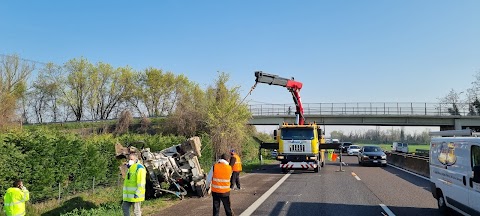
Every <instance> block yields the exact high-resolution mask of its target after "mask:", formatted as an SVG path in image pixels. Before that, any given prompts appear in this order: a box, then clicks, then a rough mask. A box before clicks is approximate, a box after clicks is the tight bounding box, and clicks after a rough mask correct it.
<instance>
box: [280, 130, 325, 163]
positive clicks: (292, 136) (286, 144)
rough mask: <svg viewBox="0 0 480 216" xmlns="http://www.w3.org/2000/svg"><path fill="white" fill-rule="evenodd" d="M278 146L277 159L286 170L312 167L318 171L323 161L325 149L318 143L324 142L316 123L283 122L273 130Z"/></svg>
mask: <svg viewBox="0 0 480 216" xmlns="http://www.w3.org/2000/svg"><path fill="white" fill-rule="evenodd" d="M274 135H275V138H276V139H277V142H278V145H279V148H278V155H277V160H279V161H281V164H280V167H281V168H282V171H284V172H286V171H287V170H289V169H313V170H314V171H315V172H318V170H319V169H320V167H322V166H323V165H324V163H325V156H324V154H322V153H324V152H325V150H319V145H320V144H322V143H325V139H324V138H323V134H322V131H321V129H320V127H319V126H317V125H316V124H314V123H313V124H308V125H296V124H288V123H283V125H281V126H280V128H279V129H278V130H276V132H274Z"/></svg>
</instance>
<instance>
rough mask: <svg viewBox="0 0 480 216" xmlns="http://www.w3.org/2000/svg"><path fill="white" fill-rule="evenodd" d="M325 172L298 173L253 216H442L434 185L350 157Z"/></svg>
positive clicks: (328, 166) (334, 164) (390, 168)
mask: <svg viewBox="0 0 480 216" xmlns="http://www.w3.org/2000/svg"><path fill="white" fill-rule="evenodd" d="M343 161H344V162H345V164H346V166H343V170H344V172H339V170H340V166H339V163H338V162H335V163H327V165H326V166H325V167H324V168H323V169H322V170H321V171H320V172H319V173H313V172H306V171H294V172H293V173H291V174H290V176H289V177H288V178H287V179H286V180H285V182H283V183H282V185H281V186H280V187H279V188H278V189H277V190H275V192H274V193H272V194H271V195H270V196H269V197H268V198H267V199H266V200H265V201H264V202H263V203H262V204H261V205H260V206H259V207H258V208H257V209H256V210H255V211H254V212H253V214H252V215H335V216H338V215H362V216H363V215H439V212H438V210H437V205H436V200H435V199H434V198H433V196H432V194H431V193H430V191H429V181H428V180H426V179H423V178H420V177H417V176H414V175H411V174H408V173H406V172H404V171H401V170H398V169H396V168H393V167H389V166H387V167H375V166H369V167H363V166H359V165H358V160H357V158H356V157H355V156H344V157H343Z"/></svg>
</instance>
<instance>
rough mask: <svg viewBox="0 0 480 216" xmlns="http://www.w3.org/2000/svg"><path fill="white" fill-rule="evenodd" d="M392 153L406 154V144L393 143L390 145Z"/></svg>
mask: <svg viewBox="0 0 480 216" xmlns="http://www.w3.org/2000/svg"><path fill="white" fill-rule="evenodd" d="M392 151H394V152H403V153H408V143H401V142H394V143H393V144H392Z"/></svg>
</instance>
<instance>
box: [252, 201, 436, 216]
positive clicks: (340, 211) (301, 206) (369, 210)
mask: <svg viewBox="0 0 480 216" xmlns="http://www.w3.org/2000/svg"><path fill="white" fill-rule="evenodd" d="M388 208H389V209H390V210H391V211H392V212H393V213H394V214H395V215H399V216H401V215H408V216H410V215H422V216H430V215H432V216H435V215H440V212H439V211H438V210H437V209H429V208H413V207H390V206H389V207H388ZM382 213H383V214H382ZM384 214H385V215H386V212H385V210H384V209H383V208H382V207H380V205H357V204H337V203H306V202H291V203H290V202H288V203H287V202H278V203H277V204H276V205H275V206H274V208H273V209H272V210H271V211H270V212H268V213H267V212H260V211H257V212H255V213H254V215H269V216H277V215H291V216H298V215H322V216H324V215H332V216H339V215H345V216H355V215H359V216H369V215H372V216H373V215H376V216H378V215H384Z"/></svg>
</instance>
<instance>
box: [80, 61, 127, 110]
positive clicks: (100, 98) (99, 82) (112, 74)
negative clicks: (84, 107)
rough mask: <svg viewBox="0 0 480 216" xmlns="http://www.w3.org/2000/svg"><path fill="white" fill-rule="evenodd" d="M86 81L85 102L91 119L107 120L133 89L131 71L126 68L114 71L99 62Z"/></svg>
mask: <svg viewBox="0 0 480 216" xmlns="http://www.w3.org/2000/svg"><path fill="white" fill-rule="evenodd" d="M88 80H89V85H90V91H89V93H88V95H87V101H88V107H89V110H90V112H91V115H92V118H93V119H108V118H109V116H110V114H111V113H112V111H113V110H114V108H115V107H116V106H117V105H118V104H119V103H121V102H122V101H124V100H126V97H127V94H128V93H130V91H132V89H133V71H132V69H131V68H130V67H128V66H127V67H121V68H116V69H114V68H113V67H112V66H110V65H109V64H106V63H102V62H99V63H97V64H96V65H95V66H94V67H93V69H92V70H90V71H89V78H88Z"/></svg>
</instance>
